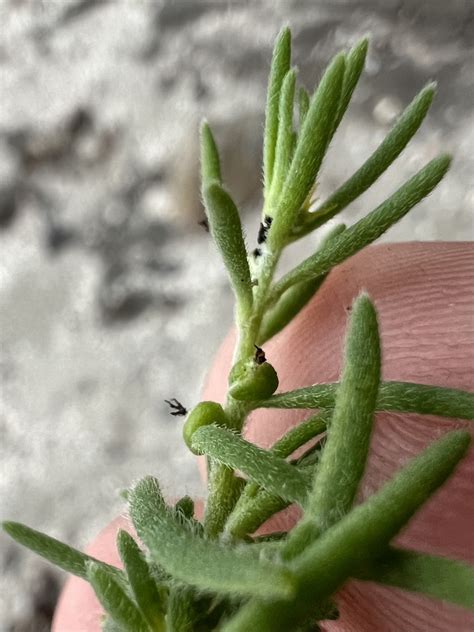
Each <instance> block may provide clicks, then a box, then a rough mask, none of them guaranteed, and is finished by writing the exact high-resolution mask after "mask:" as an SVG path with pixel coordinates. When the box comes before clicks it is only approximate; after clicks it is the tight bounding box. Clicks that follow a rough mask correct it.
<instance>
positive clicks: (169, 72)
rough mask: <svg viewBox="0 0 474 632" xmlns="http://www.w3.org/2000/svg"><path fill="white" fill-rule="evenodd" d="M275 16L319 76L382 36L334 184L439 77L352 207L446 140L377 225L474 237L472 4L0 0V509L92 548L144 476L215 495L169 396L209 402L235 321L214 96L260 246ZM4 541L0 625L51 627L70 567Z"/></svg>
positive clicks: (335, 161)
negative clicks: (216, 364) (393, 220)
mask: <svg viewBox="0 0 474 632" xmlns="http://www.w3.org/2000/svg"><path fill="white" fill-rule="evenodd" d="M283 23H289V24H290V25H291V26H292V27H293V31H294V36H295V37H294V39H295V41H294V49H295V57H296V62H297V63H298V64H299V65H300V67H301V72H300V79H301V80H302V81H303V82H306V83H307V84H308V85H309V86H310V87H311V86H312V85H314V83H315V81H317V79H318V78H319V76H320V73H321V70H322V68H323V65H324V64H325V63H326V62H327V61H328V60H329V58H330V57H331V55H332V54H334V53H335V52H336V51H337V50H338V49H340V48H341V47H344V46H346V45H348V44H351V43H353V42H354V41H355V40H356V39H357V38H358V37H360V36H361V35H363V34H365V33H371V35H372V44H371V49H370V54H369V58H368V64H367V72H366V73H365V75H364V78H363V79H362V82H361V84H360V87H359V89H358V91H357V92H356V95H355V98H354V102H353V105H352V107H351V109H350V112H349V116H348V117H347V119H346V121H345V122H344V123H343V125H342V126H341V129H340V132H339V133H338V135H337V137H336V139H335V141H334V143H333V146H332V148H331V151H330V155H329V157H328V159H327V161H326V163H325V165H324V169H323V173H322V179H321V184H320V188H319V191H320V194H321V196H324V195H325V194H326V193H327V192H328V191H330V190H331V189H332V188H333V187H334V186H336V185H337V184H339V183H340V182H341V181H342V180H343V179H344V178H345V177H346V176H348V175H349V174H350V173H351V172H352V171H353V170H354V169H355V168H356V167H357V166H359V164H360V163H361V161H362V160H363V158H364V157H365V156H367V155H368V154H369V152H370V151H371V150H372V149H373V148H375V147H376V146H377V144H378V143H379V142H380V140H381V139H382V137H383V136H384V134H385V133H386V132H387V130H388V129H389V127H390V125H391V123H392V122H393V120H394V119H395V117H396V116H397V115H398V114H399V112H400V111H401V109H402V108H403V107H404V105H405V104H406V103H407V102H408V101H409V100H410V99H411V97H412V96H413V95H414V94H415V92H416V91H417V90H418V89H420V88H421V87H422V86H423V85H424V84H425V83H426V82H427V81H428V80H430V79H437V80H438V82H439V95H438V98H437V100H436V103H435V105H434V106H433V109H432V113H431V115H430V117H429V120H428V121H427V122H426V123H425V124H424V126H423V128H422V130H421V132H420V133H419V135H418V136H417V139H416V140H414V141H413V142H412V143H411V145H410V147H409V149H408V150H407V152H406V153H405V154H404V155H403V157H402V158H401V159H399V160H398V161H397V163H396V165H395V166H394V168H392V169H391V170H390V172H389V173H388V174H387V175H386V176H384V177H383V178H381V180H380V182H379V183H378V184H377V186H376V187H374V189H373V191H371V192H370V193H367V194H366V195H364V196H363V197H362V198H361V199H360V201H358V202H357V203H354V204H353V205H352V206H351V208H350V209H349V210H348V211H347V212H346V213H345V214H344V217H345V219H347V220H348V221H350V222H352V221H353V220H354V218H357V217H359V216H360V215H361V214H362V213H363V212H366V211H367V210H369V209H370V208H371V207H372V206H373V205H374V204H375V203H376V202H377V201H380V200H381V199H382V197H383V196H384V195H385V196H386V195H387V193H388V192H391V191H393V190H394V188H396V186H397V185H398V184H399V183H401V182H402V180H403V179H404V178H406V177H407V176H409V175H410V174H412V173H413V172H414V171H415V170H416V169H417V168H419V167H420V166H421V165H422V164H423V163H425V162H426V161H427V160H429V159H431V158H432V157H434V156H435V155H436V154H437V153H439V152H441V151H446V150H447V151H452V152H454V153H455V156H456V159H455V163H454V165H453V168H452V170H451V172H450V174H449V176H448V177H447V178H446V180H445V181H444V182H443V184H442V185H441V186H440V187H439V188H438V189H437V190H436V192H435V193H434V194H433V195H432V196H431V197H430V199H429V200H427V201H425V202H424V203H423V204H421V205H420V206H419V207H418V208H417V210H415V211H414V213H413V214H412V215H411V216H410V217H409V218H407V219H405V220H404V221H403V222H402V223H401V224H400V225H399V226H396V227H395V228H393V229H392V230H391V231H390V232H389V234H388V235H387V237H386V239H389V240H413V239H415V240H433V239H447V240H464V239H471V238H472V236H473V234H472V233H473V230H472V229H473V224H472V217H473V214H472V213H473V208H474V183H473V179H472V174H473V162H474V158H473V155H474V152H473V136H474V125H473V120H472V113H471V110H470V105H471V102H472V96H473V84H474V73H473V64H472V42H473V41H474V37H473V35H474V3H473V2H472V1H470V0H466V1H463V0H452V1H451V2H449V3H446V2H444V0H439V1H438V0H431V1H422V0H404V1H403V0H381V1H380V0H379V1H377V0H305V1H302V0H298V1H296V0H294V1H291V0H287V1H285V2H283V1H279V2H278V1H277V2H275V1H274V0H261V1H259V2H252V3H247V2H232V1H229V2H219V1H214V2H211V1H208V2H204V1H202V2H198V1H192V0H190V1H188V0H177V1H175V2H166V1H164V0H161V1H153V2H152V1H148V2H146V1H141V2H140V1H137V2H133V1H132V0H128V1H127V0H123V1H119V0H117V1H115V2H113V1H100V0H95V1H94V0H71V1H69V0H64V1H60V0H57V1H53V0H50V1H46V0H44V1H41V0H0V24H1V25H2V27H1V30H0V79H1V81H0V103H1V108H0V244H1V252H2V257H1V262H0V344H1V350H0V351H1V353H0V376H1V378H0V379H1V394H0V402H1V412H0V430H1V444H0V463H1V480H0V502H1V518H6V517H8V518H10V519H17V520H21V521H23V522H26V523H28V524H29V525H31V526H34V527H35V528H37V529H40V530H44V531H46V532H48V533H50V534H52V535H54V536H57V537H59V538H62V539H65V540H66V541H68V542H70V543H72V544H74V545H77V546H83V545H84V544H85V543H86V542H87V541H88V540H89V539H90V538H91V537H92V536H93V535H94V534H95V533H96V532H97V531H98V530H99V529H100V528H101V527H102V526H103V525H104V524H105V523H106V522H107V521H108V520H109V519H111V518H112V517H113V516H114V515H115V514H116V513H118V512H120V511H121V510H122V508H123V507H122V502H121V500H120V498H119V497H118V491H119V490H120V489H122V488H124V487H126V486H127V485H128V484H129V483H130V482H131V481H132V480H133V479H136V478H138V477H140V476H141V475H143V474H146V473H153V474H156V475H157V476H159V478H160V479H161V480H162V482H163V485H164V488H165V490H166V491H167V492H168V493H172V494H175V495H176V494H181V493H184V492H187V493H190V494H202V493H203V489H202V487H201V484H200V483H199V481H198V477H197V473H196V466H195V463H194V460H193V458H191V457H190V455H189V454H188V453H187V452H186V450H185V449H184V448H183V446H182V445H181V442H180V423H179V422H177V421H176V420H174V418H172V417H170V416H169V415H168V413H167V408H166V405H165V404H164V402H163V400H164V399H165V398H169V397H177V398H178V399H181V400H182V401H183V402H184V403H185V404H188V405H192V404H193V403H194V402H196V401H197V398H198V396H199V389H200V386H201V383H202V379H203V376H204V373H205V370H206V367H207V366H208V364H209V362H210V359H211V357H212V355H213V353H214V352H215V350H216V348H217V345H218V344H219V341H220V340H221V338H222V336H223V335H224V333H225V331H226V330H227V328H228V327H229V325H230V323H231V319H232V300H231V295H230V291H229V288H228V286H227V282H226V278H225V274H224V271H223V269H222V267H221V265H220V264H219V261H218V258H217V256H216V253H215V251H214V248H213V246H212V244H211V242H210V240H209V238H208V236H207V235H206V234H205V233H204V232H202V231H201V230H200V229H199V227H198V226H197V222H198V220H199V219H201V217H202V209H201V206H200V202H199V194H198V184H197V181H198V165H197V152H198V148H197V133H196V132H197V126H198V122H199V120H200V118H201V117H202V116H203V115H204V114H205V115H206V116H207V117H208V118H209V120H210V121H211V123H212V124H213V126H214V127H215V129H216V134H217V138H218V142H219V144H220V145H221V146H222V148H223V156H224V171H225V174H226V176H227V180H228V182H229V185H230V188H231V189H232V191H233V193H234V195H235V197H236V199H237V200H238V201H239V203H241V205H242V206H243V208H244V209H245V224H246V226H247V232H248V235H249V242H253V237H252V238H251V236H252V235H254V234H255V232H256V227H257V223H258V216H257V212H256V209H257V207H258V205H259V202H260V199H259V195H260V194H259V184H260V183H259V180H260V167H259V164H260V163H259V161H260V153H259V147H260V143H261V131H262V113H263V103H264V93H265V85H266V76H267V71H268V64H269V59H270V53H271V47H272V41H273V39H274V37H275V35H276V33H277V32H278V30H279V28H280V26H281V25H282V24H283ZM317 239H318V237H317V236H313V237H311V238H309V239H308V240H307V243H306V244H305V247H304V249H305V251H307V252H309V251H310V250H311V249H312V248H314V244H315V242H316V240H317ZM296 256H298V257H301V250H300V251H299V252H298V253H296V252H294V251H293V252H290V254H289V257H288V258H287V261H286V265H288V264H289V262H290V261H291V260H294V259H295V257H296ZM0 537H1V553H0V565H1V568H2V573H1V579H0V630H5V631H7V630H8V631H11V632H13V631H14V632H20V631H22V632H26V631H31V632H36V631H40V630H48V629H49V624H48V621H49V619H50V616H51V611H52V608H53V605H54V600H55V595H56V592H57V588H58V586H59V582H62V581H63V577H62V576H61V575H60V574H58V573H57V572H56V571H54V570H51V569H50V567H49V566H48V565H46V564H45V563H43V562H42V561H40V560H38V559H37V558H35V557H34V556H33V555H31V554H29V553H27V552H25V551H23V550H22V549H20V548H19V547H17V546H15V545H14V544H12V543H11V542H10V541H9V540H8V539H7V538H5V537H4V536H0Z"/></svg>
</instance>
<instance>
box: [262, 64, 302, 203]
mask: <svg viewBox="0 0 474 632" xmlns="http://www.w3.org/2000/svg"><path fill="white" fill-rule="evenodd" d="M295 83H296V71H295V70H294V69H292V70H289V71H288V72H287V73H286V75H285V79H284V80H283V85H282V88H281V93H280V103H279V113H278V136H277V143H276V150H275V164H274V168H273V179H272V186H271V189H270V195H269V197H268V202H267V206H266V208H267V209H268V210H270V209H272V208H273V207H274V206H275V205H276V202H277V200H278V196H279V194H280V192H281V189H282V186H283V183H284V181H285V176H286V174H287V172H288V169H289V166H290V163H291V158H292V153H293V149H294V143H293V141H294V139H293V103H294V99H295Z"/></svg>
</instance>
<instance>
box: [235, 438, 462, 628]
mask: <svg viewBox="0 0 474 632" xmlns="http://www.w3.org/2000/svg"><path fill="white" fill-rule="evenodd" d="M469 443H470V436H469V434H468V433H467V432H451V433H449V434H447V435H446V436H445V437H443V438H442V439H440V440H438V441H437V442H436V443H434V444H432V445H431V446H430V447H429V448H427V449H426V450H425V451H424V452H423V453H422V454H421V455H419V456H418V457H416V458H415V459H413V460H412V461H411V462H410V463H408V465H407V466H405V467H404V468H403V469H402V470H401V471H400V472H399V473H398V474H397V475H396V476H395V477H394V478H393V479H392V480H391V481H389V482H388V483H386V484H385V486H384V487H382V489H381V490H380V491H379V492H377V493H376V494H374V495H373V496H372V497H371V498H369V500H367V501H366V502H365V503H363V504H362V505H360V506H359V507H356V508H355V509H353V510H352V511H351V512H350V513H349V514H347V515H346V516H345V517H344V518H342V519H341V520H340V521H339V522H337V523H336V524H335V525H334V526H333V527H332V528H330V529H328V530H327V531H326V532H325V533H324V534H323V535H322V536H321V537H320V538H318V539H317V540H316V541H314V542H312V543H309V545H308V546H307V547H306V548H305V549H304V550H303V552H302V553H301V554H300V555H298V556H297V557H296V558H295V559H294V560H293V561H292V562H291V563H290V564H289V568H291V569H292V570H293V572H294V573H295V575H296V577H297V580H298V588H297V594H296V596H295V598H294V600H293V601H292V603H291V606H290V605H289V604H287V603H285V602H282V601H278V600H273V601H267V602H263V601H260V600H258V599H252V600H251V601H249V602H248V603H247V604H246V605H245V606H243V607H242V609H241V610H240V611H239V613H238V614H237V615H236V616H235V618H234V619H233V620H231V621H230V622H229V623H228V624H227V625H226V626H224V632H245V631H246V630H249V629H256V630H259V632H286V631H287V630H291V629H294V627H295V626H296V625H297V624H298V623H299V622H301V621H302V620H303V621H304V619H305V618H306V616H307V615H308V614H310V613H311V610H312V609H313V608H314V605H315V604H317V603H319V602H321V601H324V600H325V599H327V597H329V596H330V595H331V594H332V593H334V592H335V591H336V590H337V588H338V587H339V586H340V585H341V584H342V583H343V582H344V581H345V580H346V579H347V578H348V577H351V576H354V575H356V574H357V572H358V571H359V569H361V568H364V566H367V564H368V563H370V560H372V559H374V558H376V557H378V556H379V555H380V551H381V550H383V549H384V547H386V546H387V545H388V543H389V541H390V540H391V539H392V538H393V537H394V536H395V535H396V533H397V532H398V531H399V530H400V529H401V528H402V527H403V525H405V524H406V522H407V521H408V520H409V519H410V518H411V517H412V516H413V514H414V513H415V511H416V510H417V509H418V508H419V507H420V506H421V505H422V504H423V503H424V502H425V501H426V500H427V499H428V498H429V497H430V496H431V494H432V493H433V492H434V491H435V490H436V489H437V488H438V487H439V486H440V485H442V484H443V483H444V481H445V480H446V478H447V477H448V476H449V475H450V474H451V473H452V471H453V469H454V468H455V466H456V465H457V463H458V461H459V459H460V458H462V457H463V456H464V454H465V453H466V450H467V449H468V447H469ZM321 569H324V572H321ZM252 626H254V627H252Z"/></svg>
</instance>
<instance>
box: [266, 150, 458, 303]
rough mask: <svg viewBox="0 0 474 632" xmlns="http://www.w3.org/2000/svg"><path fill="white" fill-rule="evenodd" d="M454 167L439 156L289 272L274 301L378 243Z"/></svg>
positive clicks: (443, 156)
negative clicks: (292, 288)
mask: <svg viewBox="0 0 474 632" xmlns="http://www.w3.org/2000/svg"><path fill="white" fill-rule="evenodd" d="M450 163H451V157H450V156H448V155H442V156H439V157H438V158H435V159H434V160H432V161H431V162H429V163H428V164H427V165H426V166H425V167H423V169H421V170H420V171H419V172H418V173H417V174H416V175H415V176H413V177H412V178H411V179H410V180H408V182H406V183H405V184H404V185H403V186H401V187H400V188H399V189H398V191H396V192H395V193H394V194H393V195H391V196H390V197H389V198H388V199H387V200H385V202H383V203H382V204H380V206H378V207H377V208H376V209H375V210H373V211H372V212H371V213H369V214H368V215H366V216H365V217H363V218H362V219H361V220H359V221H358V222H357V223H356V224H353V225H352V226H350V227H349V228H347V229H346V230H345V231H344V232H343V233H341V234H340V235H339V236H338V237H335V238H334V239H331V241H330V242H329V243H328V244H327V245H326V247H325V248H322V249H321V250H320V251H317V252H316V253H315V254H313V255H311V256H310V257H308V258H307V259H305V260H304V261H303V262H302V263H300V264H299V265H298V266H296V268H294V269H293V270H291V271H290V272H288V274H286V275H285V276H284V277H283V278H282V279H281V280H280V281H278V283H277V284H276V285H275V288H274V290H273V292H272V295H271V297H270V301H272V300H276V299H278V298H279V297H280V296H281V294H282V293H283V292H284V291H285V290H287V289H288V288H289V287H291V286H292V285H293V284H295V283H301V282H302V281H309V280H310V279H314V278H316V277H318V276H320V275H321V274H325V273H326V272H328V271H329V270H330V269H331V268H333V267H334V266H336V265H338V264H340V263H342V262H343V261H344V260H345V259H348V258H349V257H352V255H354V254H355V253H356V252H358V251H359V250H362V248H365V246H368V245H369V244H371V243H372V242H374V241H375V240H376V239H378V238H379V237H380V236H381V235H382V234H383V233H384V232H385V231H386V230H388V229H389V228H390V227H391V226H393V224H395V223H396V222H398V221H399V220H400V219H401V218H402V217H403V216H404V215H406V214H407V213H408V211H409V210H410V209H412V208H413V207H414V206H415V205H416V204H418V202H420V201H421V200H422V199H423V198H424V197H426V196H427V195H428V194H429V193H431V191H432V190H433V189H434V188H435V186H436V185H437V184H438V183H439V182H440V180H441V179H442V178H443V176H444V175H445V173H446V171H447V170H448V168H449V165H450Z"/></svg>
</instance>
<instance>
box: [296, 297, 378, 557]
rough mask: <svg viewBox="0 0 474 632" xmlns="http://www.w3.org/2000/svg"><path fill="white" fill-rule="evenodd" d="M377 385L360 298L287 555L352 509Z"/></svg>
mask: <svg viewBox="0 0 474 632" xmlns="http://www.w3.org/2000/svg"><path fill="white" fill-rule="evenodd" d="M379 383H380V339H379V333H378V325H377V315H376V312H375V308H374V306H373V305H372V303H371V301H370V299H369V297H368V296H367V295H365V294H362V295H361V296H359V298H358V299H357V300H356V301H354V305H353V309H352V314H351V319H350V324H349V328H348V332H347V335H346V343H345V359H344V367H343V371H342V376H341V382H340V385H339V387H338V389H337V394H336V401H335V406H334V411H333V414H332V417H331V424H330V426H329V431H328V437H327V441H326V445H325V447H324V450H323V453H322V456H321V459H320V461H319V465H318V469H317V471H316V475H315V479H314V483H313V489H312V491H311V492H310V494H309V496H308V503H307V505H306V507H305V515H304V517H303V519H302V520H301V521H300V522H299V523H298V525H297V526H296V527H295V529H293V531H292V532H291V534H290V536H289V540H288V545H287V547H286V549H285V550H286V553H287V555H286V556H287V557H288V556H289V557H293V556H294V555H295V554H296V553H298V552H300V551H301V550H302V548H303V547H304V546H305V545H307V543H308V541H309V540H314V539H316V538H317V537H318V536H319V535H320V534H321V533H323V532H324V531H325V530H326V529H327V528H329V527H331V526H332V525H333V524H335V523H336V522H337V521H338V520H340V519H341V518H342V517H343V516H344V515H345V514H346V513H347V512H348V511H349V510H350V508H351V507H352V504H353V502H354V498H355V495H356V492H357V489H358V487H359V482H360V480H361V478H362V475H363V473H364V469H365V464H366V461H367V456H368V453H369V445H370V437H371V434H372V425H373V419H374V411H375V405H376V402H377V394H378V390H379Z"/></svg>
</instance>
